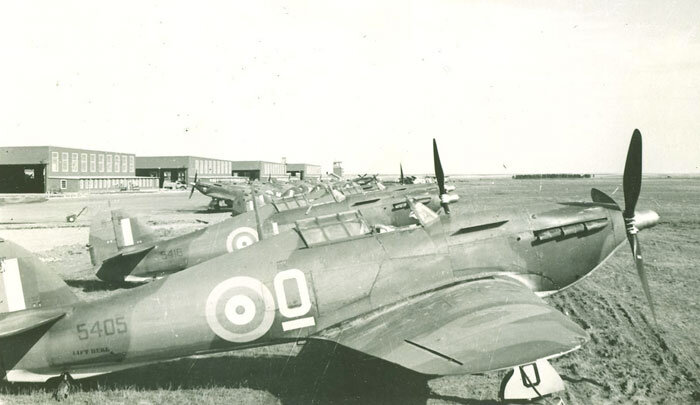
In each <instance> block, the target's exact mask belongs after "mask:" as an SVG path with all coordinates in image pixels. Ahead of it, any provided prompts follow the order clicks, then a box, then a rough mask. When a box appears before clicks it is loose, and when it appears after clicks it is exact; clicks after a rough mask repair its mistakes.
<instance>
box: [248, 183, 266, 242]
mask: <svg viewBox="0 0 700 405" xmlns="http://www.w3.org/2000/svg"><path fill="white" fill-rule="evenodd" d="M250 191H251V194H252V199H253V210H254V211H255V225H256V228H257V230H258V240H263V230H262V224H261V223H260V212H259V211H258V196H257V193H256V192H255V191H256V190H255V186H254V185H251V186H250Z"/></svg>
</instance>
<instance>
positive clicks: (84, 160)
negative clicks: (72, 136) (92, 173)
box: [80, 153, 87, 173]
mask: <svg viewBox="0 0 700 405" xmlns="http://www.w3.org/2000/svg"><path fill="white" fill-rule="evenodd" d="M80 171H81V172H83V173H85V172H87V153H81V154H80Z"/></svg>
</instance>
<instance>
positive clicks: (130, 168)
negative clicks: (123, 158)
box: [129, 155, 136, 173]
mask: <svg viewBox="0 0 700 405" xmlns="http://www.w3.org/2000/svg"><path fill="white" fill-rule="evenodd" d="M129 171H130V172H131V173H133V172H135V171H136V170H134V156H133V155H132V156H129Z"/></svg>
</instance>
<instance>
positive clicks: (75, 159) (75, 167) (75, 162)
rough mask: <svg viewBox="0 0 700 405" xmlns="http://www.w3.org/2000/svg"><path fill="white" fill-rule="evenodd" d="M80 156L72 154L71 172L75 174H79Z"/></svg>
mask: <svg viewBox="0 0 700 405" xmlns="http://www.w3.org/2000/svg"><path fill="white" fill-rule="evenodd" d="M78 164H79V162H78V154H77V153H71V155H70V171H72V172H73V173H77V172H78Z"/></svg>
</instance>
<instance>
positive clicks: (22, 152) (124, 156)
mask: <svg viewBox="0 0 700 405" xmlns="http://www.w3.org/2000/svg"><path fill="white" fill-rule="evenodd" d="M134 158H135V156H134V154H131V153H121V152H106V151H97V150H89V149H77V148H64V147H57V146H8V147H0V193H47V192H48V193H61V192H79V191H88V192H92V191H110V190H113V191H116V190H120V189H124V188H137V187H138V188H155V187H157V186H158V184H157V182H155V181H153V180H152V179H146V178H139V177H136V174H135V166H134V165H135V162H134Z"/></svg>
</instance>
